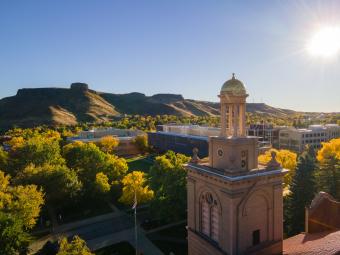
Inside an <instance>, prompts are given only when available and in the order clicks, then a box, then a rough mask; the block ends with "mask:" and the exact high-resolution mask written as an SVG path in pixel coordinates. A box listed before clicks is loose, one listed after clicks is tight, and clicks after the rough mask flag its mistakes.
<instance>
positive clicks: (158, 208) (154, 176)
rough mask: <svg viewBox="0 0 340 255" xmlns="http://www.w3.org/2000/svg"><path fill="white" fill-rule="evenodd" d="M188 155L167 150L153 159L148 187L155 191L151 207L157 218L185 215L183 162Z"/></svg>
mask: <svg viewBox="0 0 340 255" xmlns="http://www.w3.org/2000/svg"><path fill="white" fill-rule="evenodd" d="M189 159H190V158H189V157H186V156H185V155H183V154H179V153H177V154H176V153H174V152H173V151H168V152H167V153H166V154H164V155H162V156H158V157H156V159H155V162H154V165H153V166H152V167H151V169H150V174H149V175H150V187H151V189H152V190H153V191H154V192H155V199H154V200H153V201H152V205H151V209H152V211H153V212H154V213H155V215H156V216H158V217H159V218H165V219H167V220H169V221H171V220H178V219H180V218H183V217H184V216H185V210H186V205H187V203H186V197H187V190H186V176H187V172H186V169H185V168H184V164H185V163H187V162H188V161H189Z"/></svg>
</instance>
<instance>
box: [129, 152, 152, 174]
mask: <svg viewBox="0 0 340 255" xmlns="http://www.w3.org/2000/svg"><path fill="white" fill-rule="evenodd" d="M126 161H127V163H128V166H129V172H131V171H136V170H140V171H142V172H145V173H148V172H149V169H150V167H151V166H152V163H151V162H150V161H149V160H148V159H147V158H146V157H145V156H139V157H135V158H130V159H127V160H126Z"/></svg>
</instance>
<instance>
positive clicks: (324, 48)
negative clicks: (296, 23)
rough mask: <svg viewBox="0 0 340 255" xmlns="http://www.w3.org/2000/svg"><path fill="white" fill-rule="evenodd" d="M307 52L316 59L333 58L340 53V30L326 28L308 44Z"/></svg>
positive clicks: (317, 33)
mask: <svg viewBox="0 0 340 255" xmlns="http://www.w3.org/2000/svg"><path fill="white" fill-rule="evenodd" d="M307 51H308V52H309V53H310V54H311V55H312V56H316V57H325V58H328V57H333V56H336V55H338V54H339V53H340V28H339V27H324V28H322V29H320V30H319V31H318V32H316V33H315V34H314V35H313V36H312V37H311V39H310V40H309V42H308V43H307Z"/></svg>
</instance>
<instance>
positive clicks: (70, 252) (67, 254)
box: [56, 236, 94, 255]
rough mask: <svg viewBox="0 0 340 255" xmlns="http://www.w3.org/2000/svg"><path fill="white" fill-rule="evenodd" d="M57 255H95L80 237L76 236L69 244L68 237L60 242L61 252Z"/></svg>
mask: <svg viewBox="0 0 340 255" xmlns="http://www.w3.org/2000/svg"><path fill="white" fill-rule="evenodd" d="M56 255H94V254H93V253H91V251H90V249H89V248H88V247H87V246H86V242H85V241H84V240H83V239H81V238H80V237H79V236H74V237H73V239H72V241H71V242H69V241H68V240H67V238H66V237H64V238H62V239H60V241H59V251H58V253H57V254H56Z"/></svg>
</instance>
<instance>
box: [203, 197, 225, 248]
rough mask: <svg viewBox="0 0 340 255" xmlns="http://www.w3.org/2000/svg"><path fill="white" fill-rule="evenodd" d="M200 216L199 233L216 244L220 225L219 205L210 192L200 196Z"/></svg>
mask: <svg viewBox="0 0 340 255" xmlns="http://www.w3.org/2000/svg"><path fill="white" fill-rule="evenodd" d="M200 214H201V217H200V220H201V224H200V231H201V233H202V234H204V235H205V236H207V237H209V238H211V239H212V240H214V241H215V242H218V237H219V224H220V215H219V214H220V213H219V203H218V202H217V200H216V198H214V196H213V195H212V194H211V193H210V192H205V193H204V194H202V195H201V198H200Z"/></svg>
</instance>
